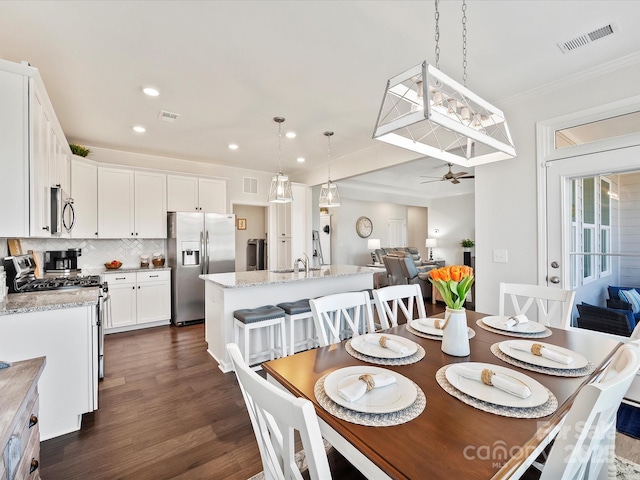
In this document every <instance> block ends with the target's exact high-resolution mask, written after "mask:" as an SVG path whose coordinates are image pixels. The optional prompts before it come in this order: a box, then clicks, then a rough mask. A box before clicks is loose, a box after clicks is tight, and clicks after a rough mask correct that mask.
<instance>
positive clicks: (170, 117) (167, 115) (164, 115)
mask: <svg viewBox="0 0 640 480" xmlns="http://www.w3.org/2000/svg"><path fill="white" fill-rule="evenodd" d="M179 116H180V114H179V113H171V112H167V111H165V110H160V113H159V114H158V120H162V121H163V122H169V123H174V122H175V121H176V120H177V119H178V117H179Z"/></svg>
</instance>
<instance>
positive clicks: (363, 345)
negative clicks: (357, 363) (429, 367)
mask: <svg viewBox="0 0 640 480" xmlns="http://www.w3.org/2000/svg"><path fill="white" fill-rule="evenodd" d="M367 335H375V336H376V337H378V338H380V337H382V336H383V334H380V333H370V334H367ZM384 336H385V337H387V338H388V339H389V340H394V341H396V342H398V343H401V344H402V345H404V346H406V347H407V353H397V352H394V351H393V350H390V349H388V348H384V347H381V346H380V345H374V344H371V343H367V342H366V341H365V340H364V335H358V336H356V337H353V338H352V339H351V346H352V347H353V349H354V350H355V351H356V352H360V353H362V354H364V355H368V356H370V357H377V358H404V357H408V356H410V355H413V354H414V353H416V352H417V351H418V345H417V344H416V342H412V341H411V340H409V339H408V338H404V337H400V336H399V335H386V334H384Z"/></svg>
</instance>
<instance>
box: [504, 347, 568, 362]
mask: <svg viewBox="0 0 640 480" xmlns="http://www.w3.org/2000/svg"><path fill="white" fill-rule="evenodd" d="M534 345H540V348H539V349H536V348H534V347H533V346H534ZM511 348H515V349H516V350H521V351H523V352H529V353H531V354H533V355H537V353H535V350H539V353H540V355H539V356H541V357H544V358H548V359H549V360H552V361H554V362H558V363H562V364H563V365H571V364H572V363H573V357H572V356H570V355H565V354H564V353H560V352H558V351H557V350H553V349H551V348H547V347H544V346H542V345H541V344H539V343H533V344H532V343H522V342H513V343H512V344H511Z"/></svg>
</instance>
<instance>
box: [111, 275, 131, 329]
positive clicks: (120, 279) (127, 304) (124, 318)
mask: <svg viewBox="0 0 640 480" xmlns="http://www.w3.org/2000/svg"><path fill="white" fill-rule="evenodd" d="M103 280H104V281H106V282H107V284H108V286H109V297H110V299H109V303H108V305H109V315H108V316H107V324H106V325H105V331H108V330H109V329H112V328H119V327H126V326H129V325H135V324H136V315H137V314H136V274H135V272H131V273H124V272H122V273H109V274H106V273H105V274H104V276H103Z"/></svg>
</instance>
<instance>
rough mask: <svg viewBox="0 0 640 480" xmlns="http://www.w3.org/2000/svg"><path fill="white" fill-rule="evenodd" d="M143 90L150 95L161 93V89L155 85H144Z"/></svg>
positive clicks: (155, 95) (154, 95)
mask: <svg viewBox="0 0 640 480" xmlns="http://www.w3.org/2000/svg"><path fill="white" fill-rule="evenodd" d="M142 91H143V92H144V93H145V94H146V95H149V96H150V97H157V96H158V95H160V90H158V89H157V88H155V87H144V88H143V89H142Z"/></svg>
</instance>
